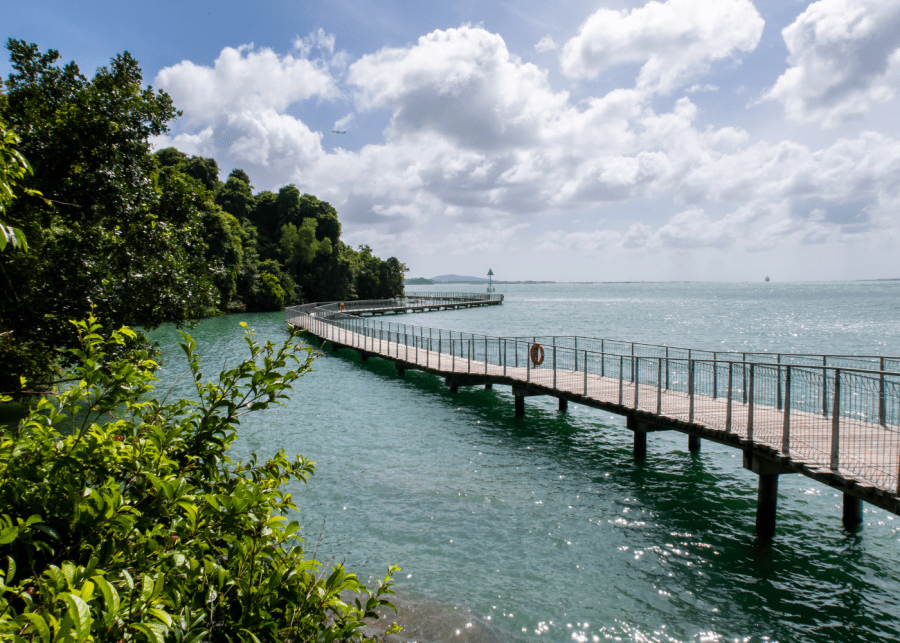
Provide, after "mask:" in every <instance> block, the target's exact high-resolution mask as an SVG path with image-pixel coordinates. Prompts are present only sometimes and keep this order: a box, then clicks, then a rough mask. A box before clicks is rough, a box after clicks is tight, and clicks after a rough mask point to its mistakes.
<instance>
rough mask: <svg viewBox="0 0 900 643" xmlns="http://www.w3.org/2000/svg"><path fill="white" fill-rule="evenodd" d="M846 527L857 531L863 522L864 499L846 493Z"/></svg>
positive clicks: (848, 529)
mask: <svg viewBox="0 0 900 643" xmlns="http://www.w3.org/2000/svg"><path fill="white" fill-rule="evenodd" d="M843 518H844V529H846V530H847V531H856V528H857V527H859V526H860V525H861V524H862V519H863V501H862V500H860V499H859V498H857V497H856V496H851V495H848V494H846V493H845V494H844V516H843Z"/></svg>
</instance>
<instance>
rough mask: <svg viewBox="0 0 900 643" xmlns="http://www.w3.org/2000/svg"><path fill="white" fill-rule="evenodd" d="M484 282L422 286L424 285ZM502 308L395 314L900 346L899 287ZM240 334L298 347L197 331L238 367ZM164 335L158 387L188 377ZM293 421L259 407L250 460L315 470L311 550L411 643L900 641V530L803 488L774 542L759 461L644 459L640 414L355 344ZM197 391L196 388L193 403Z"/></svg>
mask: <svg viewBox="0 0 900 643" xmlns="http://www.w3.org/2000/svg"><path fill="white" fill-rule="evenodd" d="M462 289H465V290H474V289H475V287H474V286H472V287H460V286H452V287H435V286H427V287H419V288H410V289H409V290H408V292H414V291H415V290H420V291H434V290H445V291H454V290H462ZM497 292H498V293H499V292H503V293H504V294H505V295H506V300H505V302H504V305H503V306H498V307H488V308H479V309H470V310H459V311H444V312H438V313H428V314H422V315H405V316H400V317H397V318H395V319H394V318H390V319H391V321H402V322H403V323H411V324H417V325H426V326H432V327H438V328H445V329H453V330H462V331H470V332H476V333H485V334H491V335H506V336H509V335H519V336H522V335H530V334H538V335H541V334H544V335H546V334H556V335H566V334H579V335H590V336H595V337H604V338H609V339H621V340H631V341H641V342H648V343H659V344H663V343H664V344H669V345H673V346H682V347H690V348H706V349H716V350H729V349H734V350H748V351H749V350H754V351H764V350H769V351H773V352H812V353H820V352H827V353H858V354H874V355H900V282H857V283H823V284H772V283H770V284H541V285H511V286H498V287H497ZM240 321H246V322H248V323H249V325H250V326H251V327H253V328H255V329H256V331H257V333H258V336H259V337H260V338H263V339H265V338H272V339H274V340H280V339H282V338H284V337H285V336H286V332H285V325H284V317H283V315H282V314H280V313H275V314H257V315H242V316H228V317H222V318H217V319H212V320H208V321H206V322H204V323H203V324H201V325H200V326H198V327H197V328H196V329H195V330H194V331H193V335H194V337H195V338H196V339H197V342H198V344H199V348H200V351H201V354H202V356H203V358H204V362H205V364H206V368H205V371H206V372H209V373H212V372H214V371H217V370H218V368H219V367H220V366H222V365H223V364H225V363H233V362H234V361H235V360H236V359H237V358H238V357H239V356H240V355H242V350H245V349H244V348H243V346H242V339H241V329H240V328H239V326H238V323H239V322H240ZM176 336H177V335H176V333H175V331H174V329H171V328H165V329H162V330H160V331H159V332H158V333H157V339H159V340H160V342H161V345H162V347H163V349H164V354H165V356H166V359H167V361H166V365H165V367H164V369H163V371H162V373H161V375H160V378H161V380H162V382H161V384H160V387H161V388H162V387H163V386H164V387H165V388H168V385H169V384H170V383H171V382H172V381H173V380H174V379H175V378H176V377H177V376H178V375H179V374H180V373H181V372H182V371H183V370H184V363H183V362H184V359H183V356H182V355H181V353H180V349H178V348H177V347H176V346H175V344H174V342H175V338H176ZM314 367H315V371H314V372H313V373H310V374H309V375H307V376H306V377H304V378H303V379H302V380H301V381H300V382H299V383H298V384H297V386H296V393H295V395H294V397H293V399H292V400H291V401H290V402H289V403H288V404H287V405H286V406H285V407H283V408H276V409H274V410H270V411H267V412H264V413H261V414H257V415H256V416H255V417H254V416H248V417H249V418H250V419H248V421H246V422H245V423H244V424H243V426H242V430H241V435H240V438H239V441H238V442H237V443H236V446H235V448H234V451H233V455H234V456H235V457H238V458H240V457H246V456H247V455H249V454H250V453H251V452H256V453H258V454H260V455H265V454H269V453H272V452H274V451H277V450H278V449H279V448H284V449H285V450H286V451H288V453H303V454H305V455H306V456H308V457H309V458H311V459H312V460H314V461H315V462H316V463H317V473H316V475H315V476H314V477H313V479H312V480H311V482H310V484H309V485H307V486H305V487H298V488H296V489H294V490H293V492H294V495H295V498H296V499H297V500H298V504H299V505H300V506H301V508H302V515H301V517H300V521H301V524H302V525H303V531H304V536H305V540H306V543H307V547H308V549H309V550H310V551H313V550H315V552H316V556H317V557H318V558H319V559H321V560H325V561H332V562H343V563H345V564H346V565H347V566H348V567H350V568H351V569H352V570H354V571H356V572H357V573H358V574H359V575H360V576H361V577H362V578H364V579H366V578H369V577H376V576H380V575H383V573H384V571H385V569H386V568H387V566H388V565H389V564H392V563H396V564H399V565H401V566H402V567H403V571H402V572H401V573H400V575H399V576H398V580H399V585H398V593H399V595H400V603H401V606H402V607H401V612H402V614H401V616H402V617H404V618H405V619H406V624H407V625H408V629H407V632H406V633H405V638H404V639H403V640H416V641H420V642H424V641H573V640H574V641H597V642H599V641H605V640H622V641H639V642H642V641H709V642H718V641H722V642H724V641H782V642H794V641H803V642H805V641H810V642H811V641H816V642H819V641H821V642H825V641H829V642H830V641H838V642H855V641H880V640H895V639H898V638H900V517H898V516H894V515H892V514H889V513H887V512H885V511H883V510H880V509H876V508H873V507H871V506H867V508H866V513H865V516H864V521H865V524H864V526H863V528H862V529H861V530H859V531H858V532H856V533H852V534H851V533H847V532H845V531H844V530H843V529H842V527H841V521H840V511H841V510H840V501H841V499H840V497H839V496H838V495H837V494H836V492H835V491H833V490H832V489H831V488H829V487H825V486H823V485H820V484H818V483H816V482H815V481H813V480H811V479H809V478H805V477H802V476H799V475H790V476H782V478H781V481H780V487H779V513H778V526H777V536H776V540H775V542H774V543H773V544H772V545H769V546H761V545H758V544H756V543H755V542H754V539H753V524H754V519H755V502H756V483H757V480H756V476H755V475H753V474H751V473H750V472H747V471H745V470H744V469H743V468H742V467H741V457H740V453H739V452H738V451H736V450H733V449H729V448H727V447H723V446H719V445H715V444H712V443H708V442H704V443H703V448H702V451H701V452H700V453H699V454H689V453H688V451H687V437H686V436H684V435H683V434H679V433H672V434H668V433H656V434H651V435H650V437H649V440H648V456H647V459H646V461H645V462H643V463H641V464H636V463H634V461H633V459H632V454H631V443H632V441H631V433H630V432H629V431H627V430H626V428H625V421H624V418H621V417H618V416H613V415H610V414H608V413H604V412H601V411H598V410H595V409H589V408H585V407H579V406H577V405H573V404H570V405H569V410H568V412H565V413H561V412H559V411H558V410H557V408H556V400H555V399H553V398H540V397H537V398H528V399H527V400H526V416H525V418H523V419H515V418H514V417H513V398H512V395H511V392H510V390H509V389H508V388H507V387H495V389H494V390H483V389H482V388H476V387H473V388H469V389H465V388H461V389H460V390H459V392H458V393H456V394H451V393H450V392H449V390H448V389H447V388H446V387H444V385H443V383H442V382H441V381H440V380H439V379H437V378H436V377H434V376H431V375H428V374H424V373H418V372H407V373H406V375H405V377H402V378H401V377H398V376H397V374H396V371H395V369H394V368H393V366H392V365H391V364H389V363H387V362H384V361H381V360H378V359H371V360H369V361H368V362H362V361H361V360H360V358H359V357H358V356H357V355H356V353H354V352H352V351H340V352H338V353H336V354H333V353H330V352H329V354H328V355H327V356H323V357H321V358H319V359H317V360H316V362H315V365H314ZM181 386H182V384H178V385H176V389H175V392H176V393H178V392H181V393H183V394H188V393H187V391H186V389H185V390H182V389H180V388H179V387H181Z"/></svg>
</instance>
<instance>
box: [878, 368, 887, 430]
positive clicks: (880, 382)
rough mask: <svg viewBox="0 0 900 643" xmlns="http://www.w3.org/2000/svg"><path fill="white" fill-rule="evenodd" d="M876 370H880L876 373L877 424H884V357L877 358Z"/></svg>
mask: <svg viewBox="0 0 900 643" xmlns="http://www.w3.org/2000/svg"><path fill="white" fill-rule="evenodd" d="M878 370H879V371H881V373H879V375H878V424H880V425H881V426H884V425H885V422H886V420H887V413H886V412H885V411H886V409H885V405H884V358H883V357H882V358H880V359H879V360H878Z"/></svg>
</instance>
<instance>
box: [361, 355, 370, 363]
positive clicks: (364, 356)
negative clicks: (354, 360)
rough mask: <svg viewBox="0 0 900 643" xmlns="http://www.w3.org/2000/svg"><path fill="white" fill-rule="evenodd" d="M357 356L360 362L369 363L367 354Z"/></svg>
mask: <svg viewBox="0 0 900 643" xmlns="http://www.w3.org/2000/svg"><path fill="white" fill-rule="evenodd" d="M359 356H360V357H361V358H362V361H364V362H368V361H369V354H368V353H360V354H359Z"/></svg>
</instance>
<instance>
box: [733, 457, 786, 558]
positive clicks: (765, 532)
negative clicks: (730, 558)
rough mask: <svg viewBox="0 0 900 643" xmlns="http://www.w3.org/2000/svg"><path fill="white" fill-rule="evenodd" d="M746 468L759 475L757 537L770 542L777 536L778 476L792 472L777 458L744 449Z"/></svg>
mask: <svg viewBox="0 0 900 643" xmlns="http://www.w3.org/2000/svg"><path fill="white" fill-rule="evenodd" d="M744 468H745V469H749V470H750V471H752V472H753V473H755V474H757V475H758V476H759V492H758V494H757V497H756V538H757V539H758V540H759V541H761V542H769V541H770V540H772V538H773V537H774V536H775V515H776V513H777V509H778V476H779V475H781V474H782V473H790V472H791V470H790V469H789V468H787V467H784V466H782V465H781V463H779V462H778V461H776V460H769V459H767V458H764V457H760V456H759V455H756V454H754V453H753V452H752V451H749V450H748V451H744Z"/></svg>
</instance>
